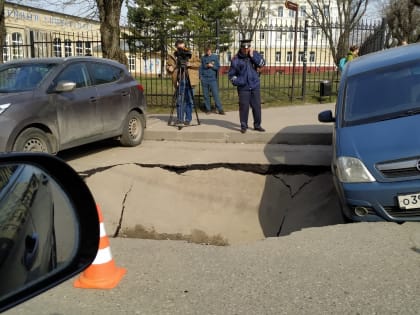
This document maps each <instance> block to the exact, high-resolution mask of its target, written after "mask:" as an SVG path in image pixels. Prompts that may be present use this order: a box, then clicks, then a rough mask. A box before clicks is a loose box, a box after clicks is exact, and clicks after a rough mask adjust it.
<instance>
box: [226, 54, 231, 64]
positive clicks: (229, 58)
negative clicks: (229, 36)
mask: <svg viewBox="0 0 420 315" xmlns="http://www.w3.org/2000/svg"><path fill="white" fill-rule="evenodd" d="M226 55H227V61H228V62H231V61H232V52H231V51H228V52H227V54H226Z"/></svg>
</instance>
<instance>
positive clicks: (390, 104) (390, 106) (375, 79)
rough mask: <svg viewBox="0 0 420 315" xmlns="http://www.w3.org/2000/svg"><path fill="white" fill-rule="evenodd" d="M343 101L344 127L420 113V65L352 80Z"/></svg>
mask: <svg viewBox="0 0 420 315" xmlns="http://www.w3.org/2000/svg"><path fill="white" fill-rule="evenodd" d="M344 102H345V105H344V122H345V125H357V124H363V123H371V122H376V121H381V120H387V119H394V118H397V117H401V116H408V115H413V114H418V113H420V62H419V61H416V62H415V63H406V64H403V65H398V66H397V67H396V66H394V67H389V68H386V69H383V70H380V71H375V72H366V73H362V74H360V75H357V76H352V77H350V78H349V79H348V82H347V84H346V91H345V100H344Z"/></svg>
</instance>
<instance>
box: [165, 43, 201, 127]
mask: <svg viewBox="0 0 420 315" xmlns="http://www.w3.org/2000/svg"><path fill="white" fill-rule="evenodd" d="M175 48H176V50H175V51H174V53H173V54H171V55H169V56H168V59H167V62H166V70H167V71H168V73H170V74H171V75H172V82H173V84H174V87H175V89H178V91H179V93H178V97H177V101H176V107H177V120H178V121H177V124H181V123H183V124H184V125H189V124H190V123H191V120H192V110H193V106H194V101H193V97H194V87H195V86H196V85H197V84H198V82H199V76H198V68H199V66H200V60H199V59H198V57H197V56H196V55H194V54H192V52H191V51H190V50H189V49H187V48H186V47H185V42H184V41H183V40H182V39H178V40H177V41H176V42H175Z"/></svg>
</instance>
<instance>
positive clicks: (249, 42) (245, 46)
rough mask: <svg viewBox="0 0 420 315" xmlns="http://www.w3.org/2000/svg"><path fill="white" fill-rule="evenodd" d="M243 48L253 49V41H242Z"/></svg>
mask: <svg viewBox="0 0 420 315" xmlns="http://www.w3.org/2000/svg"><path fill="white" fill-rule="evenodd" d="M240 44H241V48H249V47H251V40H250V39H242V40H241V41H240Z"/></svg>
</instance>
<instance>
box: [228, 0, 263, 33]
mask: <svg viewBox="0 0 420 315" xmlns="http://www.w3.org/2000/svg"><path fill="white" fill-rule="evenodd" d="M264 2H267V1H266V0H245V1H235V2H234V3H233V5H234V7H235V9H234V11H235V13H236V14H237V17H236V24H237V27H238V29H239V34H240V35H241V38H252V37H253V36H254V33H255V30H256V29H257V28H258V26H259V25H260V22H261V17H262V14H263V13H264V9H263V8H264V7H263V4H264Z"/></svg>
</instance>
